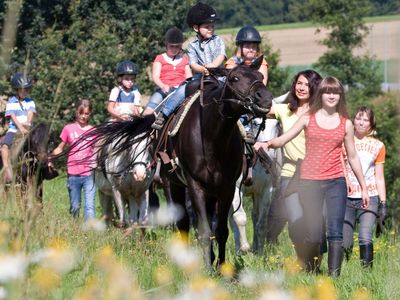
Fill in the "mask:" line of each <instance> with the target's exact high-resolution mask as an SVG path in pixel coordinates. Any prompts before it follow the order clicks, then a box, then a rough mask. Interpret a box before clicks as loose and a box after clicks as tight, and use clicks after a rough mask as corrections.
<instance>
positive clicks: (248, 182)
mask: <svg viewBox="0 0 400 300" xmlns="http://www.w3.org/2000/svg"><path fill="white" fill-rule="evenodd" d="M243 184H244V185H245V186H252V185H253V177H248V178H246V179H245V180H244V181H243Z"/></svg>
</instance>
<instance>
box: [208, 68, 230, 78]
mask: <svg viewBox="0 0 400 300" xmlns="http://www.w3.org/2000/svg"><path fill="white" fill-rule="evenodd" d="M207 70H208V72H210V74H211V75H214V76H217V77H224V76H226V75H228V70H227V69H224V68H207Z"/></svg>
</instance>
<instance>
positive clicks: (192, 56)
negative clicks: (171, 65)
mask: <svg viewBox="0 0 400 300" xmlns="http://www.w3.org/2000/svg"><path fill="white" fill-rule="evenodd" d="M187 50H188V56H189V64H190V65H191V64H194V63H196V64H199V65H206V64H209V63H212V62H213V61H214V60H215V59H216V58H217V57H218V56H219V55H221V54H222V55H223V56H225V57H226V53H225V44H224V41H223V40H222V39H221V38H220V37H219V36H216V35H213V36H212V37H211V38H209V39H207V40H203V41H200V39H199V37H198V36H196V38H195V39H194V40H193V41H191V42H190V43H189V45H188V48H187Z"/></svg>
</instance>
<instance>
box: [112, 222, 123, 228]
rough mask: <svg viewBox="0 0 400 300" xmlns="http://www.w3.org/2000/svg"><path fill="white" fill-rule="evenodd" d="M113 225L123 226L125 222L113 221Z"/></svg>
mask: <svg viewBox="0 0 400 300" xmlns="http://www.w3.org/2000/svg"><path fill="white" fill-rule="evenodd" d="M114 226H115V227H117V228H120V229H123V228H125V227H126V226H125V223H124V222H120V221H114Z"/></svg>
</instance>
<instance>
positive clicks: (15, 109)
mask: <svg viewBox="0 0 400 300" xmlns="http://www.w3.org/2000/svg"><path fill="white" fill-rule="evenodd" d="M30 111H31V112H34V113H36V107H35V102H33V100H32V99H31V98H25V99H24V100H22V101H18V99H17V97H15V96H13V97H11V98H10V99H8V102H7V106H6V113H5V116H6V117H11V115H15V117H16V118H17V120H18V122H20V123H26V122H28V112H30ZM18 130H19V129H18V127H17V125H16V124H15V123H14V122H13V120H12V119H11V120H10V124H9V128H8V131H7V132H18Z"/></svg>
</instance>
